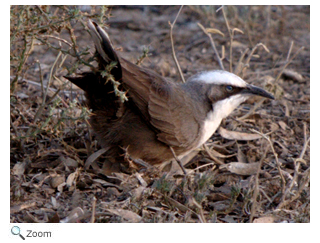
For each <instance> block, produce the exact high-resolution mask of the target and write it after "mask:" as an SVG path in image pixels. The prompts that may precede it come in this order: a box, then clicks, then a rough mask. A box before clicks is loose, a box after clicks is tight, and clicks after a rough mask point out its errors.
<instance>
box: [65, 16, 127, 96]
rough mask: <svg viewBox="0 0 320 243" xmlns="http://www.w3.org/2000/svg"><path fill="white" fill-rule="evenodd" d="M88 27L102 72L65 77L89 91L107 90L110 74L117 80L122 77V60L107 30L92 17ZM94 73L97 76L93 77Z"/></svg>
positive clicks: (99, 70) (99, 68)
mask: <svg viewBox="0 0 320 243" xmlns="http://www.w3.org/2000/svg"><path fill="white" fill-rule="evenodd" d="M88 28H89V31H90V35H91V37H92V40H93V42H94V44H95V48H96V56H97V61H98V64H99V66H98V72H100V74H99V73H97V72H96V71H95V73H94V74H93V73H92V72H90V73H82V74H81V75H80V76H78V77H71V76H66V77H65V78H67V79H68V80H69V81H70V82H72V83H74V84H75V85H77V86H78V87H79V88H81V89H82V90H84V91H87V92H90V90H99V89H100V90H106V88H107V89H109V86H110V85H107V86H108V87H105V84H106V79H108V77H110V76H108V75H111V77H112V78H113V79H114V80H115V81H119V80H121V79H122V71H121V65H120V61H119V58H118V55H117V53H116V51H115V50H114V48H113V46H112V43H111V41H110V39H109V36H108V34H107V32H106V31H104V30H103V29H102V28H101V27H100V26H99V25H97V24H96V23H95V22H92V21H91V20H90V19H89V20H88ZM94 75H95V78H93V76H94ZM102 77H105V78H102ZM89 79H90V80H89ZM110 91H112V90H110Z"/></svg>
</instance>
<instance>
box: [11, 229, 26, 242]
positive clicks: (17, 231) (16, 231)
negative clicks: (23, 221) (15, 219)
mask: <svg viewBox="0 0 320 243" xmlns="http://www.w3.org/2000/svg"><path fill="white" fill-rule="evenodd" d="M11 233H12V234H13V235H19V236H20V238H21V239H23V240H25V238H24V237H23V236H22V235H21V234H20V228H19V226H13V227H12V228H11Z"/></svg>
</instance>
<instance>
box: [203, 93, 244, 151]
mask: <svg viewBox="0 0 320 243" xmlns="http://www.w3.org/2000/svg"><path fill="white" fill-rule="evenodd" d="M247 99H248V96H247V95H243V94H238V95H233V96H231V97H229V98H226V99H224V100H220V101H218V102H216V103H214V104H213V105H212V110H211V111H209V112H208V113H207V117H206V119H205V121H204V124H203V127H202V130H201V131H200V134H201V135H200V136H201V137H200V141H199V143H198V147H199V146H201V145H202V144H204V143H205V142H206V141H207V140H208V139H209V138H210V137H211V136H212V135H213V134H214V133H215V131H216V130H217V128H218V127H219V125H220V123H221V121H222V119H223V118H226V117H227V116H228V115H229V114H230V113H231V112H232V111H233V110H234V109H235V108H237V107H238V106H239V105H240V104H241V103H242V102H244V101H245V100H247Z"/></svg>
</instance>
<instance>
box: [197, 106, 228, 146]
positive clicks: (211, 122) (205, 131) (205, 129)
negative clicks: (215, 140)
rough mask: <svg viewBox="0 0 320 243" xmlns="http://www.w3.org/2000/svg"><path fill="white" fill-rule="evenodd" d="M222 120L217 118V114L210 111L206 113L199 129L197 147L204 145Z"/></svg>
mask: <svg viewBox="0 0 320 243" xmlns="http://www.w3.org/2000/svg"><path fill="white" fill-rule="evenodd" d="M221 120H222V118H221V117H219V116H217V114H216V113H215V112H214V111H213V110H211V111H209V112H208V114H207V116H206V118H205V120H204V122H203V124H202V126H201V128H200V139H199V142H198V145H197V147H199V146H201V145H202V144H204V143H205V142H206V141H207V140H208V139H209V138H210V137H211V136H212V135H213V134H214V132H215V131H216V130H217V128H218V127H219V125H220V123H221Z"/></svg>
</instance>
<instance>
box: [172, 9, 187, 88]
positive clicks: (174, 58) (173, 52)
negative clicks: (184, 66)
mask: <svg viewBox="0 0 320 243" xmlns="http://www.w3.org/2000/svg"><path fill="white" fill-rule="evenodd" d="M182 8H183V5H182V6H181V7H180V9H179V12H178V13H177V16H176V18H175V19H174V21H173V23H172V24H171V23H170V21H169V25H170V40H171V48H172V56H173V60H174V63H175V64H176V66H177V69H178V72H179V74H180V78H181V80H182V82H184V83H185V82H186V80H185V79H184V76H183V73H182V71H181V68H180V65H179V62H178V59H177V57H176V53H175V50H174V44H173V27H174V25H175V23H176V21H177V19H178V17H179V14H180V12H181V10H182Z"/></svg>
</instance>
